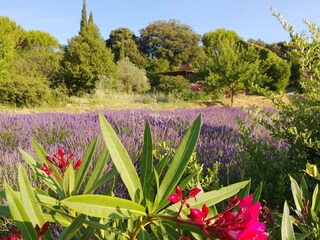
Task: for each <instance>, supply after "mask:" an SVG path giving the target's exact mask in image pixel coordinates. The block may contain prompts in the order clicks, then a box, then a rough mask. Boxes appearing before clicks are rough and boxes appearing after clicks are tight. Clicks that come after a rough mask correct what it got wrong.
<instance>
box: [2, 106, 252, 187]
mask: <svg viewBox="0 0 320 240" xmlns="http://www.w3.org/2000/svg"><path fill="white" fill-rule="evenodd" d="M102 113H103V114H104V115H105V116H106V118H107V120H108V121H109V122H110V123H111V125H112V126H113V128H114V129H115V131H116V133H117V134H118V136H119V138H120V139H121V141H122V143H123V144H124V146H125V148H126V149H127V151H128V153H129V155H130V156H131V158H132V159H133V160H134V161H136V160H138V159H139V156H140V153H141V151H142V150H141V147H142V140H143V130H144V125H145V121H146V119H148V120H149V122H150V124H151V128H152V134H153V139H154V142H155V143H156V144H157V143H159V142H161V141H165V142H166V143H167V145H169V146H170V147H173V148H176V147H177V146H178V145H179V143H180V141H181V139H182V137H183V136H184V134H185V132H186V130H187V128H188V126H189V125H190V124H191V123H192V122H193V120H195V118H196V117H197V116H198V115H199V114H200V113H201V114H202V117H203V124H202V129H201V135H200V139H199V141H198V145H197V149H196V153H197V159H198V160H199V161H200V162H201V163H203V164H204V166H205V167H211V166H212V164H213V163H214V162H217V161H218V162H221V163H222V164H223V165H224V166H233V167H236V166H237V160H238V159H237V153H238V151H239V148H238V144H237V140H238V132H237V124H236V116H240V117H241V118H245V116H246V114H245V113H244V112H243V111H242V110H241V109H239V108H201V109H181V110H179V109H178V110H170V111H168V110H119V111H118V110H108V111H103V112H102ZM98 114H99V112H90V113H81V114H67V113H37V114H11V113H2V114H0V151H1V155H0V164H1V169H0V171H1V173H0V174H1V175H2V176H5V178H6V180H7V181H8V182H11V181H14V178H15V176H12V173H14V174H13V175H15V169H16V167H17V165H18V163H19V162H22V163H23V162H24V160H23V159H22V157H21V154H20V152H19V149H20V148H21V149H24V150H25V151H27V152H29V153H32V152H33V150H32V146H31V139H34V140H36V141H37V142H39V143H40V144H41V145H42V146H43V147H44V148H45V149H46V151H47V152H48V154H49V155H51V154H52V153H54V152H56V150H57V149H58V147H62V148H63V149H64V150H65V151H66V152H74V153H75V155H76V158H82V155H83V153H84V151H85V149H86V147H87V145H88V144H89V142H90V141H91V140H92V139H93V138H95V137H96V136H98V138H99V139H100V143H99V144H100V149H101V148H102V146H103V143H102V141H101V137H100V129H99V122H98ZM156 147H157V145H156Z"/></svg>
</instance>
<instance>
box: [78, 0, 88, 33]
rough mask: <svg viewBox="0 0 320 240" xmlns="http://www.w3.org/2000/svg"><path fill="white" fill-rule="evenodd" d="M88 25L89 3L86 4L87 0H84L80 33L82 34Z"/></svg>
mask: <svg viewBox="0 0 320 240" xmlns="http://www.w3.org/2000/svg"><path fill="white" fill-rule="evenodd" d="M86 27H87V5H86V0H83V4H82V11H81V20H80V31H79V33H80V34H81V33H82V31H83V30H84V29H85V28H86Z"/></svg>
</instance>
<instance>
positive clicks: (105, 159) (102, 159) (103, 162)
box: [83, 149, 109, 194]
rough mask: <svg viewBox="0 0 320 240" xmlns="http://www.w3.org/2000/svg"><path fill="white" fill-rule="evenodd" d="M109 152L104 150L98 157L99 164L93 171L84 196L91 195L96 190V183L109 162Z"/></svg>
mask: <svg viewBox="0 0 320 240" xmlns="http://www.w3.org/2000/svg"><path fill="white" fill-rule="evenodd" d="M108 158H109V152H108V150H107V149H103V150H102V151H101V153H100V155H99V157H98V161H97V164H96V166H95V168H94V169H93V171H92V173H91V176H90V178H89V180H88V183H87V185H86V187H85V189H84V192H83V193H84V194H91V193H93V192H94V191H95V189H96V188H94V187H93V185H94V183H95V182H96V181H98V179H99V178H100V177H101V175H102V174H103V171H104V168H105V166H106V164H107V162H108ZM89 190H90V191H89Z"/></svg>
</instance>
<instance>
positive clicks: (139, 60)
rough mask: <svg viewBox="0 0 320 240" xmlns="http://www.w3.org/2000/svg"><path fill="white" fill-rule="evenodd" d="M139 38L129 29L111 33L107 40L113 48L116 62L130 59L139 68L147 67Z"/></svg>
mask: <svg viewBox="0 0 320 240" xmlns="http://www.w3.org/2000/svg"><path fill="white" fill-rule="evenodd" d="M138 43H139V38H138V37H137V36H136V35H135V34H134V33H133V32H132V31H131V30H130V29H128V28H118V29H115V30H113V31H111V32H110V35H109V38H108V39H107V40H106V44H107V47H109V48H111V50H112V52H113V54H114V58H115V61H116V62H118V61H119V60H120V59H123V58H124V57H128V58H129V59H130V61H131V62H132V63H134V64H135V65H137V66H138V67H140V68H141V67H145V65H146V60H145V58H144V57H143V55H142V54H141V52H140V51H139V48H138Z"/></svg>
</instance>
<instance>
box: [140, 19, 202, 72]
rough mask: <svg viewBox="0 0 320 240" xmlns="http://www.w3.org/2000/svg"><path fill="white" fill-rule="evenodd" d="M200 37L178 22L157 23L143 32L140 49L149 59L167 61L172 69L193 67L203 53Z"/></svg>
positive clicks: (150, 25) (153, 23)
mask: <svg viewBox="0 0 320 240" xmlns="http://www.w3.org/2000/svg"><path fill="white" fill-rule="evenodd" d="M200 40H201V39H200V36H199V35H198V34H197V33H195V32H194V31H193V30H192V28H191V27H190V26H188V25H185V24H181V23H180V22H179V21H177V20H169V21H155V22H152V23H150V24H149V25H148V26H147V27H146V28H144V29H142V30H141V35H140V47H141V50H142V52H143V53H144V54H145V55H146V56H147V57H154V58H157V59H160V58H163V59H166V60H167V61H168V62H169V64H170V68H171V69H175V68H179V67H180V66H181V65H182V64H183V63H188V64H190V65H192V64H193V63H194V62H195V61H196V59H197V57H198V55H199V52H201V51H202V50H201V47H200V46H199V43H200Z"/></svg>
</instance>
